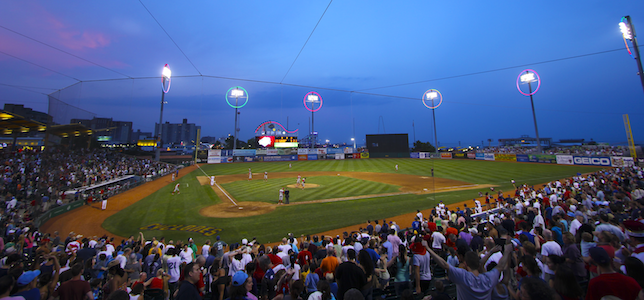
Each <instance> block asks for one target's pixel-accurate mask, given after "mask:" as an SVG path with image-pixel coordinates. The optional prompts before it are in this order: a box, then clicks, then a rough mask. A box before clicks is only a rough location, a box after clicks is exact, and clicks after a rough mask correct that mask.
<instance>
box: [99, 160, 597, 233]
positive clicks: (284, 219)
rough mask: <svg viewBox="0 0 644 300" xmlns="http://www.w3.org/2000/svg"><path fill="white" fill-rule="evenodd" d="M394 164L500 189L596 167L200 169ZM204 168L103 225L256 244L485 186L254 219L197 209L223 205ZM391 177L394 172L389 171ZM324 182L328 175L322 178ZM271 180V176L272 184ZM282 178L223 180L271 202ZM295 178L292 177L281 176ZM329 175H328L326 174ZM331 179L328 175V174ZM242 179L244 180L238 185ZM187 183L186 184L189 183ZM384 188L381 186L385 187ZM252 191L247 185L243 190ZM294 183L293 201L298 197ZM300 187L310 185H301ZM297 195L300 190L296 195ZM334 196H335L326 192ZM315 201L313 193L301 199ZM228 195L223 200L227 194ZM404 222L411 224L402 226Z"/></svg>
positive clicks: (302, 208)
mask: <svg viewBox="0 0 644 300" xmlns="http://www.w3.org/2000/svg"><path fill="white" fill-rule="evenodd" d="M396 164H398V165H399V173H404V174H414V175H421V176H430V174H431V171H430V170H431V169H432V168H433V169H434V174H435V176H436V177H443V178H449V179H454V180H459V181H465V182H470V183H476V184H493V185H497V186H498V188H497V189H501V190H504V191H510V190H511V189H512V185H511V183H510V180H512V179H514V180H516V182H517V183H527V184H529V185H534V184H539V183H545V182H548V181H552V180H556V179H561V178H565V177H570V176H574V175H575V174H577V173H589V172H595V171H597V170H600V168H597V167H586V166H566V165H549V164H531V163H510V162H490V161H476V160H421V159H353V160H330V161H300V162H291V165H292V167H291V168H289V162H270V163H236V164H216V165H206V166H203V171H204V172H206V173H207V174H208V175H224V174H246V173H247V172H248V168H249V167H250V168H252V171H253V172H255V173H260V172H262V173H263V172H264V171H268V172H269V174H270V173H274V172H287V171H291V172H297V171H302V172H304V171H337V172H341V171H345V172H346V171H356V172H384V173H393V172H394V165H396ZM203 175H204V173H203V172H202V171H201V170H196V171H195V172H192V173H190V174H188V175H186V176H184V177H182V178H181V179H180V180H179V182H181V183H182V188H181V194H179V195H175V196H172V195H171V192H172V189H173V185H171V184H169V185H168V186H166V187H164V188H162V189H161V190H159V191H158V192H156V193H154V194H152V195H150V196H149V197H146V198H145V199H142V200H141V201H139V202H137V203H135V204H134V205H131V206H130V207H128V208H126V209H124V210H122V211H120V212H118V213H116V214H115V215H113V216H111V217H109V218H108V219H107V220H106V221H105V222H104V223H103V227H104V228H105V229H107V230H108V231H110V232H113V233H115V234H118V235H121V236H129V235H134V234H136V233H138V232H139V231H143V232H144V233H145V234H146V236H152V235H154V236H157V237H159V236H165V237H166V238H168V239H174V240H177V239H183V240H186V239H187V238H188V237H192V238H194V239H195V240H196V241H197V243H201V242H203V241H205V240H206V239H211V240H212V239H214V236H211V237H206V236H203V235H201V234H197V233H187V232H182V231H158V230H140V229H139V228H140V227H144V226H147V225H150V224H155V223H160V224H166V225H181V224H183V225H205V226H213V227H217V228H219V229H221V232H219V233H218V234H219V235H221V237H222V239H223V240H225V241H229V242H230V241H239V240H241V239H242V238H252V237H257V238H258V240H259V241H260V242H271V241H272V242H275V241H278V240H279V239H281V238H282V237H283V236H284V235H285V234H286V233H288V232H293V233H295V234H298V235H299V234H312V233H318V232H322V231H327V230H332V229H335V228H341V227H345V226H350V225H355V224H360V223H363V222H365V221H366V220H367V219H383V218H388V217H393V216H398V215H401V214H405V213H409V212H415V211H416V209H428V208H431V207H434V206H435V205H436V203H438V201H441V200H442V201H443V202H444V203H448V204H449V203H454V202H460V201H464V200H468V199H472V198H474V197H476V196H477V195H478V192H479V191H482V192H485V191H489V189H479V190H466V191H456V192H446V193H437V194H425V195H397V196H390V197H382V198H370V199H360V200H351V201H342V202H331V203H316V204H306V205H294V206H288V205H285V206H280V207H278V208H277V209H276V210H275V211H273V212H271V213H268V214H264V215H259V216H253V217H245V218H236V219H224V218H207V217H204V216H201V215H200V214H199V210H200V209H201V208H203V207H206V206H210V205H213V204H217V203H221V201H222V200H221V199H219V198H218V197H217V196H216V194H215V193H214V192H213V190H212V188H211V187H210V186H201V185H200V184H199V182H198V181H197V179H196V176H203ZM394 176H395V175H394ZM319 177H320V180H322V181H321V182H324V180H326V179H325V177H329V178H334V177H332V176H319ZM349 179H351V180H357V181H356V182H352V183H351V184H347V185H346V186H347V187H351V186H354V185H358V187H360V186H363V187H364V186H368V183H369V182H368V181H367V182H366V183H365V182H360V181H364V180H359V179H353V178H346V177H342V180H344V181H346V180H349ZM273 180H275V181H274V182H273ZM281 180H282V179H277V178H276V179H271V180H269V182H268V183H264V182H263V181H262V180H253V182H254V183H256V187H249V186H248V182H247V181H242V182H239V186H236V183H229V184H226V185H224V187H225V188H226V189H230V190H229V191H230V192H231V193H233V195H234V196H235V198H237V199H238V200H241V201H262V200H261V199H262V198H268V199H269V201H268V202H272V203H274V202H275V201H276V199H277V190H279V186H280V185H282V184H283V182H282V181H281ZM286 180H287V181H289V182H285V183H287V184H292V183H293V182H292V181H293V179H288V178H287V179H286ZM310 180H313V177H311V178H307V183H313V182H312V181H310ZM329 180H331V179H329ZM331 181H333V180H331ZM242 183H243V184H242ZM186 184H189V187H187V186H186ZM262 185H269V186H271V187H270V188H262ZM377 185H378V186H380V187H381V188H384V190H387V189H391V188H396V187H395V186H391V185H385V184H382V183H377ZM383 185H384V186H387V187H382V186H383ZM248 190H252V191H248ZM295 192H298V191H295V190H293V189H292V192H291V199H292V201H296V200H299V198H300V197H301V195H297V194H296V193H295ZM301 192H303V193H307V192H309V191H308V190H305V191H301ZM361 192H366V193H368V194H377V193H378V194H379V193H385V192H384V191H379V192H374V193H372V192H371V191H370V190H369V189H363V188H347V189H339V188H337V187H335V185H334V184H333V183H332V182H331V183H330V184H326V183H323V186H322V187H321V188H318V189H310V193H312V194H310V195H311V197H319V198H320V199H321V197H323V198H336V197H348V196H356V195H358V194H359V193H361ZM296 195H297V196H296ZM325 195H332V196H325ZM302 200H313V199H302ZM225 201H228V200H227V199H226V200H225ZM401 225H402V226H409V225H410V224H401Z"/></svg>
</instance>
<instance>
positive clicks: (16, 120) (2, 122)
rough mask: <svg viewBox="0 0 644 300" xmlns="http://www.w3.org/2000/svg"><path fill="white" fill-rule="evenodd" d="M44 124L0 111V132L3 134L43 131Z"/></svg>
mask: <svg viewBox="0 0 644 300" xmlns="http://www.w3.org/2000/svg"><path fill="white" fill-rule="evenodd" d="M46 128H47V126H46V124H44V123H40V122H37V121H34V120H30V119H26V118H25V117H23V116H20V115H17V114H14V113H11V112H8V111H5V110H0V132H2V133H3V134H13V133H16V132H17V133H27V132H31V131H45V129H46Z"/></svg>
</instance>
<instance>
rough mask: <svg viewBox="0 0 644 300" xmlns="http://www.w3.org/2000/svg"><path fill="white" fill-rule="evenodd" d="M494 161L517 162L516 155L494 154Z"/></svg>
mask: <svg viewBox="0 0 644 300" xmlns="http://www.w3.org/2000/svg"><path fill="white" fill-rule="evenodd" d="M494 160H498V161H517V155H516V154H505V153H494Z"/></svg>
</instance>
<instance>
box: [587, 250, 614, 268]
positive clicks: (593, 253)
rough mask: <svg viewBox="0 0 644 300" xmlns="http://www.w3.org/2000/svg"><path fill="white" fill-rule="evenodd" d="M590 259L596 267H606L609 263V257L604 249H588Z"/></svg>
mask: <svg viewBox="0 0 644 300" xmlns="http://www.w3.org/2000/svg"><path fill="white" fill-rule="evenodd" d="M588 253H589V254H590V258H592V259H593V260H594V261H595V262H596V263H597V264H598V265H606V264H608V263H610V256H608V253H607V252H606V250H604V248H602V247H593V248H590V249H588Z"/></svg>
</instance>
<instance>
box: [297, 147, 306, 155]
mask: <svg viewBox="0 0 644 300" xmlns="http://www.w3.org/2000/svg"><path fill="white" fill-rule="evenodd" d="M297 154H309V149H307V148H299V149H297Z"/></svg>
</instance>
